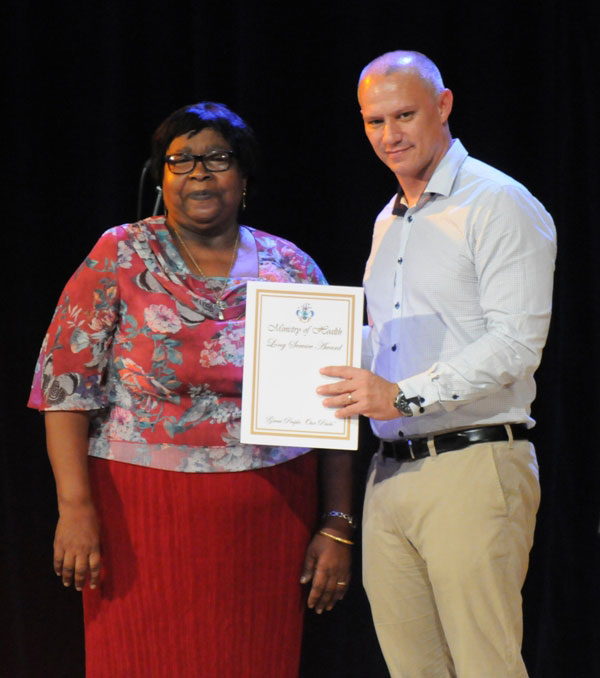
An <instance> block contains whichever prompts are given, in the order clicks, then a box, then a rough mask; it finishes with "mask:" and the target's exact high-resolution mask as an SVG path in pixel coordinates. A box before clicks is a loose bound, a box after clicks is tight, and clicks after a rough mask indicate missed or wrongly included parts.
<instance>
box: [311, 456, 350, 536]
mask: <svg viewBox="0 0 600 678" xmlns="http://www.w3.org/2000/svg"><path fill="white" fill-rule="evenodd" d="M355 454H356V453H355V452H351V451H346V450H321V452H320V455H321V457H320V465H319V466H320V474H319V475H320V483H321V497H322V506H323V512H324V518H323V521H322V526H325V527H326V528H328V529H329V528H333V529H335V530H336V531H340V532H342V533H343V534H344V535H351V534H352V531H353V526H351V525H350V523H349V522H348V520H347V519H346V518H343V517H340V516H331V515H329V513H330V512H331V511H336V512H338V513H343V514H345V515H351V514H352V494H353V492H352V490H353V482H354V479H353V465H354V455H355Z"/></svg>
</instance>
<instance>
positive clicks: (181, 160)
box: [165, 151, 235, 174]
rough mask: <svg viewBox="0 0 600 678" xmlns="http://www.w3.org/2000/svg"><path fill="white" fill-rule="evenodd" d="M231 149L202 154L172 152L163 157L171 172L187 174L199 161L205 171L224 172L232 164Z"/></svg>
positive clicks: (232, 154) (232, 153)
mask: <svg viewBox="0 0 600 678" xmlns="http://www.w3.org/2000/svg"><path fill="white" fill-rule="evenodd" d="M234 156H235V153H234V152H233V151H210V152H208V153H203V154H202V155H194V154H193V153H173V154H172V155H167V156H166V157H165V163H166V164H167V165H168V166H169V169H170V170H171V172H173V174H189V173H190V172H193V171H194V170H195V169H196V163H198V162H201V163H202V166H203V167H204V169H205V170H206V171H207V172H226V171H227V170H228V169H229V168H230V167H231V165H232V164H233V158H234Z"/></svg>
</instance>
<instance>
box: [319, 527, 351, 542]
mask: <svg viewBox="0 0 600 678" xmlns="http://www.w3.org/2000/svg"><path fill="white" fill-rule="evenodd" d="M319 534H322V535H323V536H324V537H329V538H330V539H333V541H339V542H340V544H348V546H352V545H353V544H354V542H353V541H350V539H344V538H343V537H336V536H335V534H329V532H325V530H319Z"/></svg>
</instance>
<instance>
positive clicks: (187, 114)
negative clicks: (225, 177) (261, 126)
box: [151, 101, 258, 186]
mask: <svg viewBox="0 0 600 678" xmlns="http://www.w3.org/2000/svg"><path fill="white" fill-rule="evenodd" d="M205 128H210V129H214V130H216V131H217V132H219V134H221V136H222V137H223V138H224V139H225V140H226V141H227V142H228V143H229V144H231V150H232V151H233V152H234V153H235V157H236V159H237V163H238V166H239V168H240V171H241V173H242V174H243V176H244V177H246V179H247V181H248V183H249V184H250V183H251V182H252V181H253V180H254V178H255V176H256V171H257V169H258V167H257V165H258V142H257V141H256V137H255V136H254V132H253V131H252V128H251V127H250V126H249V125H248V124H247V123H246V122H245V121H244V120H242V118H240V116H239V115H237V113H234V112H233V111H231V110H229V108H227V106H225V105H224V104H219V103H215V102H214V101H201V102H200V103H197V104H191V105H190V106H184V107H183V108H180V109H178V110H177V111H175V112H174V113H171V115H170V116H169V117H168V118H167V119H166V120H164V121H163V122H162V123H161V124H160V125H159V127H158V128H157V129H156V131H155V132H154V134H153V136H152V157H151V161H152V165H151V166H152V174H153V176H154V179H155V180H156V181H157V183H158V185H159V186H160V185H162V179H163V171H164V159H165V155H166V153H167V149H168V148H169V145H170V144H171V142H172V141H173V139H175V137H179V136H181V135H183V134H189V136H193V135H194V134H197V133H198V132H201V131H202V130H203V129H205Z"/></svg>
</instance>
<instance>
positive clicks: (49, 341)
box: [29, 217, 325, 472]
mask: <svg viewBox="0 0 600 678" xmlns="http://www.w3.org/2000/svg"><path fill="white" fill-rule="evenodd" d="M245 228H248V227H245ZM248 230H249V231H250V232H251V233H252V235H253V237H254V242H255V245H256V253H257V260H258V270H257V276H256V277H251V278H239V279H238V278H236V279H233V280H227V281H224V280H222V279H218V278H215V279H209V281H208V284H207V283H206V282H204V281H201V280H199V279H198V278H195V277H194V276H192V275H190V272H189V271H188V269H187V267H186V266H185V263H184V262H183V259H182V258H181V256H180V255H179V252H178V250H177V248H176V247H175V244H174V243H173V241H172V239H171V236H170V233H169V231H168V229H167V228H166V225H165V222H164V218H163V217H152V218H150V219H145V220H144V221H141V222H138V223H135V224H126V225H123V226H118V227H115V228H113V229H110V230H109V231H107V232H106V233H105V234H104V235H103V236H102V237H101V238H100V240H99V241H98V243H97V244H96V246H95V247H94V249H93V250H92V252H91V253H90V255H89V256H88V257H87V259H86V260H85V262H84V263H83V264H82V265H81V266H80V267H79V269H78V270H77V271H76V272H75V274H74V275H73V277H72V278H71V280H70V281H69V283H68V284H67V286H66V287H65V290H64V292H63V294H62V296H61V298H60V300H59V303H58V306H57V309H56V312H55V314H54V318H53V320H52V323H51V325H50V328H49V330H48V333H47V335H46V337H45V339H44V343H43V346H42V350H41V353H40V357H39V360H38V364H37V367H36V373H35V376H34V383H33V387H32V391H31V397H30V400H29V405H30V406H31V407H35V408H37V409H40V410H90V411H92V412H93V417H92V427H91V438H90V454H91V455H94V456H98V457H104V458H109V459H115V460H118V461H124V462H128V463H133V464H141V465H144V466H149V467H153V468H161V469H169V470H176V471H186V472H213V471H216V472H219V471H242V470H247V469H251V468H260V467H263V466H270V465H273V464H278V463H282V462H284V461H287V460H289V459H292V458H294V457H295V456H297V455H299V454H302V453H304V452H305V451H306V450H304V449H297V448H290V447H285V448H278V447H267V446H258V445H242V444H241V443H240V440H239V426H240V414H241V410H240V406H241V384H242V367H243V354H244V326H245V323H244V312H245V305H246V282H247V281H248V280H256V279H260V280H272V281H277V282H299V283H317V284H324V283H325V279H324V278H323V274H322V273H321V271H320V270H319V268H318V266H317V265H316V264H315V262H314V261H313V260H312V259H311V258H310V257H309V256H308V255H307V254H305V253H304V252H302V251H301V250H299V249H298V248H297V247H296V246H295V245H293V244H292V243H290V242H288V241H286V240H283V239H282V238H278V237H276V236H273V235H269V234H268V233H264V232H262V231H257V230H255V229H250V228H248ZM223 284H226V288H225V290H223V294H222V299H223V300H224V301H225V302H226V304H227V308H226V310H225V313H224V316H225V319H224V320H219V318H218V309H217V307H216V305H215V292H214V290H215V289H216V288H218V289H219V290H220V289H221V288H222V287H223Z"/></svg>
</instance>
